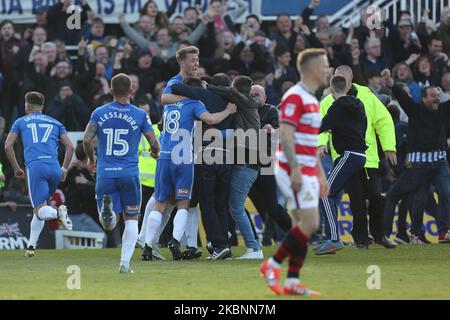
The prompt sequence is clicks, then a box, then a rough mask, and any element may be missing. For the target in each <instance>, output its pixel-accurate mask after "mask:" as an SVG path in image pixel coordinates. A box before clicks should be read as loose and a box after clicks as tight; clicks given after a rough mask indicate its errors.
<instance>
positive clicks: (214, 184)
mask: <svg viewBox="0 0 450 320" xmlns="http://www.w3.org/2000/svg"><path fill="white" fill-rule="evenodd" d="M211 83H212V84H213V85H217V86H222V87H229V86H230V79H229V78H228V76H227V75H225V74H223V73H222V74H220V73H219V74H217V75H215V76H214V77H213V78H212V82H211ZM172 92H173V93H174V94H177V95H180V96H186V97H189V98H192V99H196V100H200V101H201V102H203V103H204V104H205V106H206V109H207V110H208V111H209V112H211V113H216V112H221V111H223V110H225V108H226V106H227V104H228V101H227V100H226V99H225V98H222V97H221V96H219V95H217V94H215V93H213V92H212V91H210V90H206V89H204V88H201V87H195V86H190V85H185V84H174V85H172ZM233 120H234V119H233V116H229V117H227V118H226V119H225V120H223V121H222V122H221V123H219V124H217V125H215V126H213V128H215V129H217V130H220V131H219V132H220V134H221V135H222V138H223V140H221V141H220V143H219V144H218V141H214V142H213V143H211V144H210V141H203V148H202V149H203V150H202V154H201V155H202V163H201V164H200V165H196V169H195V170H196V171H197V170H198V169H200V170H199V171H200V172H199V180H200V181H199V182H200V183H199V184H200V185H199V193H200V197H199V198H200V199H199V201H200V209H201V214H202V222H203V226H204V227H205V232H206V237H207V239H208V240H209V241H210V242H211V245H212V247H213V251H212V253H211V256H210V259H212V260H220V259H226V258H228V257H230V255H231V252H230V249H229V243H228V203H227V202H228V186H229V183H230V174H231V169H232V165H231V164H227V163H226V161H225V154H226V153H227V152H229V151H228V150H226V143H224V142H225V141H226V138H227V136H228V135H230V134H231V132H230V131H231V130H230V129H234V121H233ZM210 132H211V131H210ZM219 140H220V139H219ZM217 157H221V158H222V161H210V160H213V158H217ZM218 162H220V163H218Z"/></svg>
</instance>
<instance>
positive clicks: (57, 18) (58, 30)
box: [47, 0, 92, 45]
mask: <svg viewBox="0 0 450 320" xmlns="http://www.w3.org/2000/svg"><path fill="white" fill-rule="evenodd" d="M72 4H74V1H73V0H59V1H57V2H56V3H55V5H53V6H51V7H50V9H49V10H48V12H47V21H48V24H47V27H48V29H49V36H48V38H49V39H50V40H56V39H59V40H63V41H64V42H65V43H66V44H67V45H76V44H77V43H78V41H80V38H81V29H76V28H75V29H73V30H69V29H68V28H67V21H68V20H69V19H70V16H71V15H72V13H67V8H69V6H71V5H72ZM80 7H81V25H83V24H84V23H85V22H86V20H87V18H88V12H91V11H92V10H91V7H90V6H89V4H88V3H87V1H86V0H80Z"/></svg>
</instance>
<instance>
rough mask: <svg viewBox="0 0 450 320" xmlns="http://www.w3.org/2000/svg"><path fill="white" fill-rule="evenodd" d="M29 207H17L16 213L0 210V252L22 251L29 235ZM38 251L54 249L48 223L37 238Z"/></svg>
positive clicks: (6, 209) (30, 213)
mask: <svg viewBox="0 0 450 320" xmlns="http://www.w3.org/2000/svg"><path fill="white" fill-rule="evenodd" d="M31 219H32V209H31V207H29V208H27V207H19V208H17V210H16V212H12V211H11V210H10V209H8V208H0V250H24V249H26V247H27V246H28V237H29V235H30V221H31ZM38 245H39V248H40V249H54V248H55V239H54V236H53V234H52V233H51V231H50V229H49V228H48V223H46V224H45V226H44V229H43V230H42V233H41V235H40V237H39V244H38Z"/></svg>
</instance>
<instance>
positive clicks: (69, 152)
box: [60, 133, 75, 181]
mask: <svg viewBox="0 0 450 320" xmlns="http://www.w3.org/2000/svg"><path fill="white" fill-rule="evenodd" d="M60 140H61V143H62V144H63V145H64V147H66V152H65V154H64V161H63V164H62V167H61V170H62V171H63V174H62V176H61V181H65V180H66V173H67V169H68V168H69V165H70V161H71V160H72V157H73V152H74V150H75V149H74V147H73V144H72V141H70V138H69V135H68V134H67V133H64V134H63V135H61V137H60Z"/></svg>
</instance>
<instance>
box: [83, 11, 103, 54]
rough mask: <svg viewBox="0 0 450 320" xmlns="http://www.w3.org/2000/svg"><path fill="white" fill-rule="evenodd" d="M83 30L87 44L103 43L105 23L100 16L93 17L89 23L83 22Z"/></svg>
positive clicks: (95, 45)
mask: <svg viewBox="0 0 450 320" xmlns="http://www.w3.org/2000/svg"><path fill="white" fill-rule="evenodd" d="M84 30H85V32H83V37H84V38H85V39H86V40H87V42H88V43H89V44H92V45H93V46H94V47H97V46H99V45H101V44H104V43H105V23H104V22H103V20H102V19H101V18H98V17H96V18H93V19H92V22H91V23H86V24H85V26H84Z"/></svg>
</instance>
